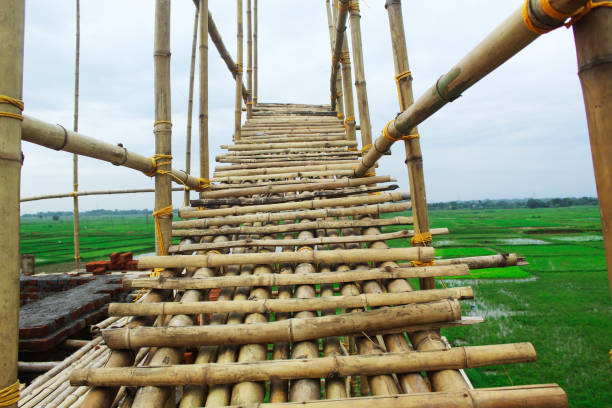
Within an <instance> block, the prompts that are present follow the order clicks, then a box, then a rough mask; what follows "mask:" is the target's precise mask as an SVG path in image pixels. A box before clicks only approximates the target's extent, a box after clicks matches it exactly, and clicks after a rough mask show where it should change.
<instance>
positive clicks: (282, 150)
mask: <svg viewBox="0 0 612 408" xmlns="http://www.w3.org/2000/svg"><path fill="white" fill-rule="evenodd" d="M255 147H256V148H257V149H258V150H245V151H230V152H226V153H225V154H224V155H222V156H217V157H231V156H257V155H260V154H267V155H275V154H281V153H317V152H321V151H323V152H325V153H335V152H347V148H346V146H344V147H325V148H321V147H278V148H275V149H265V148H261V147H260V146H257V145H256V146H255ZM349 152H350V151H349ZM355 155H356V154H355Z"/></svg>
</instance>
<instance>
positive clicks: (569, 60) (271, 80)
mask: <svg viewBox="0 0 612 408" xmlns="http://www.w3.org/2000/svg"><path fill="white" fill-rule="evenodd" d="M74 3H75V1H74V0H55V1H53V2H49V1H48V0H28V1H27V2H26V4H27V8H26V36H25V69H24V71H25V76H24V101H25V104H26V110H25V114H26V115H30V116H33V117H36V118H39V119H41V120H44V121H47V122H50V123H59V124H62V125H64V126H66V127H67V128H69V127H72V112H73V92H74V46H75V45H74V39H75V9H74V8H75V5H74ZM402 3H403V9H404V10H403V11H404V24H405V28H406V38H407V43H408V52H409V58H410V67H411V70H412V73H413V76H414V82H413V84H414V91H415V97H418V96H420V95H421V93H422V92H424V91H425V90H426V89H427V88H428V87H429V86H431V85H432V84H433V83H434V82H435V81H436V79H437V78H438V77H439V76H440V75H442V74H444V73H445V72H447V71H448V70H449V69H450V68H451V67H452V66H453V65H454V64H455V63H456V62H458V61H459V60H460V59H461V58H462V57H463V56H464V55H465V54H466V53H467V52H468V51H470V50H471V49H472V48H473V47H474V46H475V45H476V44H477V43H478V42H479V41H480V40H481V39H482V38H484V36H485V35H487V34H488V33H489V32H490V31H491V30H492V29H493V28H494V27H496V26H497V25H498V24H499V23H500V22H501V21H503V20H504V19H505V18H506V17H507V16H508V15H509V14H510V13H511V12H513V11H514V10H515V9H516V8H518V7H520V5H521V4H522V1H521V0H498V1H487V0H463V1H460V2H458V1H455V0H442V1H435V2H434V1H414V0H413V1H406V0H404V1H403V2H402ZM209 8H210V10H211V13H212V15H213V17H214V19H215V22H216V24H217V26H218V28H219V31H220V32H221V35H222V37H223V40H224V42H225V44H226V46H227V48H228V49H229V50H230V52H231V54H232V57H234V58H235V55H236V34H235V33H236V22H235V13H236V2H235V1H230V0H223V1H221V0H210V1H209ZM245 11H246V7H245ZM193 13H194V6H193V2H192V1H191V0H174V1H173V2H172V37H171V47H172V90H173V91H172V121H173V123H174V128H173V143H172V154H173V155H174V166H175V167H176V168H180V169H184V168H185V138H186V137H185V135H186V122H187V119H186V118H187V113H186V112H187V90H188V81H189V59H190V53H191V36H192V25H193ZM361 14H362V19H361V23H362V37H363V46H364V55H365V73H366V81H367V90H368V98H369V102H370V112H371V117H372V122H373V133H374V135H378V134H379V133H380V130H381V129H382V127H383V126H384V124H385V123H386V122H387V121H388V120H389V119H391V118H393V117H394V116H395V114H396V113H397V111H398V109H399V108H398V101H397V94H396V88H395V81H394V71H393V56H392V52H391V41H390V36H389V28H388V20H387V16H386V10H385V8H384V1H383V0H362V2H361ZM153 23H154V1H153V0H130V1H124V0H105V1H103V2H100V1H93V0H81V89H80V95H81V99H80V126H79V130H80V132H82V133H84V134H86V135H89V136H93V137H96V138H99V139H103V140H105V141H108V142H110V143H117V142H122V143H123V144H124V146H126V147H127V148H128V149H130V150H132V151H134V152H138V153H140V154H143V155H147V156H149V155H152V154H153V152H154V138H153V133H152V128H153V121H154V116H153V57H152V55H153ZM245 34H246V25H245ZM258 34H259V72H260V75H259V83H260V86H259V101H260V102H296V103H315V104H320V103H329V86H328V84H329V73H330V46H329V34H328V28H327V17H326V12H325V1H324V0H306V1H303V0H302V1H298V0H259V33H258ZM245 51H246V45H245ZM209 61H210V62H209V64H210V74H209V78H210V79H209V88H210V94H209V106H210V110H209V117H210V146H211V152H210V154H211V158H212V160H211V163H213V162H214V161H213V160H214V156H215V155H217V154H220V153H221V151H220V150H219V149H218V148H217V146H219V145H221V144H229V143H231V134H232V129H233V109H234V100H233V98H234V82H233V80H232V77H231V75H230V73H229V72H228V70H227V68H226V67H225V65H224V63H223V62H222V60H221V59H220V57H219V55H218V53H217V51H216V49H215V48H214V45H213V44H212V42H211V43H210V51H209ZM245 61H246V56H245ZM576 70H577V69H576V57H575V49H574V42H573V35H572V32H571V30H566V29H565V28H562V29H558V30H556V31H554V32H552V33H550V34H547V35H544V36H542V37H541V38H540V39H538V40H536V42H534V43H533V44H532V45H530V46H529V47H528V48H527V49H525V50H523V51H522V52H521V53H519V54H518V55H517V56H516V57H515V58H514V59H512V60H511V61H510V62H508V63H506V64H505V65H503V66H502V67H500V68H498V69H497V70H496V71H494V72H493V73H492V74H490V75H489V76H488V77H486V78H485V79H484V80H482V81H481V82H480V83H478V84H476V85H475V86H474V87H473V88H471V89H469V90H468V91H466V92H465V93H464V94H463V96H462V97H461V98H460V99H458V100H457V101H455V102H453V103H452V104H449V105H447V106H446V107H444V108H443V109H442V110H441V111H440V112H438V113H437V114H436V115H434V116H433V117H432V118H430V119H429V120H427V121H426V122H425V123H423V124H422V125H421V126H420V133H421V146H422V150H423V156H424V166H425V181H426V186H427V195H428V200H429V201H430V202H437V201H449V200H470V199H485V198H523V197H538V198H543V197H556V196H584V195H589V196H593V195H595V194H596V192H595V183H594V177H593V170H592V164H591V153H590V148H589V141H588V133H587V126H586V119H585V113H584V106H583V101H582V94H581V91H580V85H579V81H578V77H577V75H576ZM196 89H197V84H196ZM196 100H197V98H196ZM195 111H196V112H197V106H196V107H195ZM196 117H197V116H196ZM194 125H195V123H194ZM195 129H197V125H196V126H195ZM197 138H198V136H197V131H196V132H195V133H194V135H193V140H194V145H193V152H194V155H193V157H192V168H195V169H198V166H197V164H195V163H198V160H199V158H198V154H197V152H198V149H197V145H196V143H197V142H196V141H197ZM358 138H359V135H358ZM392 150H393V155H392V156H386V157H384V159H383V160H382V161H381V162H380V168H379V170H378V174H381V175H383V174H391V175H393V176H395V177H397V178H398V179H399V182H400V185H401V187H402V188H403V189H404V190H408V180H407V172H406V168H405V165H404V164H403V160H404V151H403V146H402V145H401V144H400V143H396V144H395V145H394V147H393V149H392ZM23 151H24V154H25V157H26V159H25V164H24V166H23V171H22V183H21V195H22V197H28V196H32V195H40V194H51V193H58V192H69V191H71V190H72V154H69V153H66V152H55V151H53V150H49V149H45V148H42V147H38V146H36V145H33V144H30V143H27V142H24V144H23ZM79 174H80V183H79V189H80V190H81V191H87V190H98V189H117V188H145V187H153V184H154V183H153V180H152V179H149V178H148V177H145V176H144V175H142V174H141V173H138V172H135V171H133V170H130V169H126V168H120V167H115V166H113V165H111V164H108V163H104V162H100V161H97V160H94V159H89V158H80V168H79ZM181 202H182V193H175V195H174V205H175V207H176V206H179V205H180V204H181ZM80 207H81V209H82V210H91V209H97V208H100V209H101V208H105V209H115V208H118V209H132V208H137V209H143V208H149V209H151V208H152V207H153V194H133V195H128V196H98V197H83V198H81V200H80ZM70 209H72V200H70V199H54V200H46V201H37V202H26V203H23V204H22V213H31V212H37V211H50V210H70Z"/></svg>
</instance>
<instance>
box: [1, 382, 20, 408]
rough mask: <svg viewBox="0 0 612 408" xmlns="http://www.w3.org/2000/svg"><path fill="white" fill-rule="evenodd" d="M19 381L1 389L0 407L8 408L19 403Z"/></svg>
mask: <svg viewBox="0 0 612 408" xmlns="http://www.w3.org/2000/svg"><path fill="white" fill-rule="evenodd" d="M19 386H20V384H19V380H17V381H15V383H14V384H11V385H9V386H8V387H5V388H2V389H0V407H8V406H9V405H13V404H15V403H17V401H19V397H20V394H21V391H20V389H19Z"/></svg>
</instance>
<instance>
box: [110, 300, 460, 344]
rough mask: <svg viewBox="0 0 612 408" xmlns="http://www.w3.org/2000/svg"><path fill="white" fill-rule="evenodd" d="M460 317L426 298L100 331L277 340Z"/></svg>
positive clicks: (167, 339) (450, 303) (124, 337)
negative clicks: (328, 311)
mask: <svg viewBox="0 0 612 408" xmlns="http://www.w3.org/2000/svg"><path fill="white" fill-rule="evenodd" d="M460 318H461V307H460V306H459V301H457V300H455V299H444V300H438V301H434V302H429V303H416V304H411V305H404V306H395V307H389V308H381V309H376V310H368V311H364V312H354V313H351V314H350V315H347V314H341V315H330V316H323V317H311V318H292V319H287V320H282V321H274V322H266V323H251V324H235V325H225V326H184V327H136V328H133V329H129V328H121V329H106V330H103V331H102V337H103V338H104V341H105V342H106V344H107V345H108V346H109V347H110V348H111V349H135V348H138V347H199V346H209V345H221V344H224V345H228V344H259V343H275V342H281V341H288V342H292V343H295V342H298V341H306V340H313V339H317V338H320V337H329V336H339V335H348V334H356V333H361V332H364V331H367V332H374V331H384V330H392V329H397V328H405V327H408V326H411V325H418V324H424V323H438V322H448V321H454V320H458V319H460Z"/></svg>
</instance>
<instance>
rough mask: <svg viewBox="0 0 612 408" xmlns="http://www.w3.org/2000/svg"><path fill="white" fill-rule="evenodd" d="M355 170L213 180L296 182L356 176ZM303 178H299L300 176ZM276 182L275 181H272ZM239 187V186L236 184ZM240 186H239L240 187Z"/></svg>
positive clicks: (228, 181)
mask: <svg viewBox="0 0 612 408" xmlns="http://www.w3.org/2000/svg"><path fill="white" fill-rule="evenodd" d="M354 175H355V171H354V170H353V169H350V170H323V171H321V170H317V171H303V172H302V171H295V172H291V173H276V174H261V175H256V176H222V177H213V178H212V179H211V181H213V182H218V183H232V182H233V183H240V182H243V181H256V180H257V181H259V180H262V181H263V182H266V181H268V180H277V179H295V180H292V181H291V182H288V181H282V183H283V184H294V183H298V182H302V183H304V182H307V181H305V180H304V178H309V179H311V181H309V182H314V178H315V177H317V178H318V177H347V176H350V177H352V176H354ZM300 177H301V178H302V179H298V178H300ZM272 183H275V182H272ZM234 187H237V186H234ZM238 188H239V187H238Z"/></svg>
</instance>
